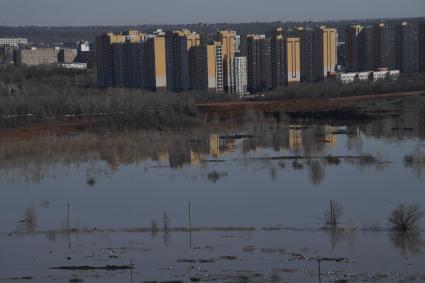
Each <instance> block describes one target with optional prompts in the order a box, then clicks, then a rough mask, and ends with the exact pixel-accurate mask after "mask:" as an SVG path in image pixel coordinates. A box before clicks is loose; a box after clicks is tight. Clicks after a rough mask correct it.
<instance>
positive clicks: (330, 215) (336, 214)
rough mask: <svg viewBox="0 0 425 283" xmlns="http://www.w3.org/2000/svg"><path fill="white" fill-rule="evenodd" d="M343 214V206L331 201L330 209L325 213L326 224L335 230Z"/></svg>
mask: <svg viewBox="0 0 425 283" xmlns="http://www.w3.org/2000/svg"><path fill="white" fill-rule="evenodd" d="M342 214H343V207H342V205H341V204H339V203H338V202H336V201H334V200H330V202H329V207H328V208H327V209H326V210H325V212H324V215H323V216H324V217H325V223H326V224H327V225H330V226H331V227H332V228H335V227H336V226H337V225H338V224H339V223H340V220H341V217H342Z"/></svg>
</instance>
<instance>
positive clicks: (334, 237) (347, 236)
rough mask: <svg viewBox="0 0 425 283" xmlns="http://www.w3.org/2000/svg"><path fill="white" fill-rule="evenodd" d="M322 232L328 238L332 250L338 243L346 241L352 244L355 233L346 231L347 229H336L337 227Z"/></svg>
mask: <svg viewBox="0 0 425 283" xmlns="http://www.w3.org/2000/svg"><path fill="white" fill-rule="evenodd" d="M324 231H325V233H326V235H327V236H328V237H329V240H330V244H331V248H332V250H333V249H335V248H336V247H337V245H338V244H339V243H340V242H343V241H347V242H349V243H353V242H354V237H355V232H354V231H352V230H349V229H348V230H347V229H343V228H338V227H334V228H332V227H330V228H327V229H324Z"/></svg>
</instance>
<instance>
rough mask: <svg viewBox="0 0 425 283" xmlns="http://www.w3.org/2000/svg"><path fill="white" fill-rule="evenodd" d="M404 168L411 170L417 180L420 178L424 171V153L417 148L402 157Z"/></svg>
mask: <svg viewBox="0 0 425 283" xmlns="http://www.w3.org/2000/svg"><path fill="white" fill-rule="evenodd" d="M404 167H406V168H408V169H411V170H412V171H413V173H414V174H415V176H416V177H417V178H419V179H420V178H422V176H423V173H424V171H425V153H424V152H422V150H421V149H420V148H417V149H416V150H415V151H413V152H412V153H410V154H408V155H406V156H404Z"/></svg>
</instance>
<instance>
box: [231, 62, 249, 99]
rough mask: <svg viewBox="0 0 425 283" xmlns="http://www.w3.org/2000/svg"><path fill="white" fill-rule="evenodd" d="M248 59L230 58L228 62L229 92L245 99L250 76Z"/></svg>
mask: <svg viewBox="0 0 425 283" xmlns="http://www.w3.org/2000/svg"><path fill="white" fill-rule="evenodd" d="M247 64H248V63H247V58H246V57H240V56H235V57H230V58H229V60H228V61H227V65H228V66H227V70H228V71H227V74H226V76H227V77H228V79H227V81H228V82H229V85H228V86H227V89H228V92H229V93H231V94H235V95H237V96H239V97H243V96H244V95H245V94H247V93H248V74H247Z"/></svg>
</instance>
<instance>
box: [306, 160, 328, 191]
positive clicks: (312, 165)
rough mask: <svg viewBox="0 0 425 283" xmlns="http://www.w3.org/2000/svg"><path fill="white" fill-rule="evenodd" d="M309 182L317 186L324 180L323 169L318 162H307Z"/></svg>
mask: <svg viewBox="0 0 425 283" xmlns="http://www.w3.org/2000/svg"><path fill="white" fill-rule="evenodd" d="M308 165H309V167H308V168H309V171H310V181H311V182H312V183H313V185H315V186H317V185H320V183H321V182H322V181H323V179H324V178H325V169H324V168H323V166H322V164H321V162H320V161H319V160H309V162H308Z"/></svg>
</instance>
